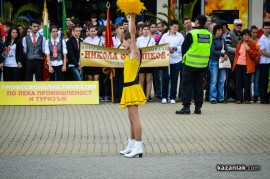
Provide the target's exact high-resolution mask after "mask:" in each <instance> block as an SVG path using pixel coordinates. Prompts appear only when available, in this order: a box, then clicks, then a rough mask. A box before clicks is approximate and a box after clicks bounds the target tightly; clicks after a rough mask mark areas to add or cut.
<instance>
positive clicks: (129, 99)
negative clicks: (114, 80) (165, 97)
mask: <svg viewBox="0 0 270 179" xmlns="http://www.w3.org/2000/svg"><path fill="white" fill-rule="evenodd" d="M145 103H146V97H145V95H144V92H143V90H142V87H141V85H140V84H136V85H132V86H128V87H124V88H123V93H122V98H121V102H120V108H123V109H124V108H126V107H127V106H132V105H143V104H145Z"/></svg>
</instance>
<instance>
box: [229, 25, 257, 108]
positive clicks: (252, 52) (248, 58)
mask: <svg viewBox="0 0 270 179" xmlns="http://www.w3.org/2000/svg"><path fill="white" fill-rule="evenodd" d="M241 36H242V37H243V40H241V41H240V42H239V44H238V45H237V47H236V52H235V57H234V62H233V67H232V71H234V70H235V79H236V83H235V86H236V102H235V103H236V104H241V103H243V102H245V103H246V104H250V100H251V97H250V83H251V74H252V73H254V72H255V61H256V59H257V57H258V56H259V55H260V51H259V50H258V48H257V46H256V44H255V43H254V42H253V41H251V40H250V31H249V30H248V29H245V30H243V31H242V32H241ZM243 88H244V95H243Z"/></svg>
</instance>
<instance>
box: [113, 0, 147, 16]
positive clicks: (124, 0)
mask: <svg viewBox="0 0 270 179" xmlns="http://www.w3.org/2000/svg"><path fill="white" fill-rule="evenodd" d="M116 4H117V6H118V7H119V9H120V10H121V11H122V12H124V13H125V14H131V13H135V14H140V12H141V11H142V10H146V8H145V7H144V4H143V3H142V2H141V1H140V0H117V2H116Z"/></svg>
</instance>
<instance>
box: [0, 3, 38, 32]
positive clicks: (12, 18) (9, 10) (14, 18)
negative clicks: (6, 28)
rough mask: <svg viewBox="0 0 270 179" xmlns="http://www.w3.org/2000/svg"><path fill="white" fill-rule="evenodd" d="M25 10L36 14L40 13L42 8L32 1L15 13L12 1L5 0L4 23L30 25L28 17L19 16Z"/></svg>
mask: <svg viewBox="0 0 270 179" xmlns="http://www.w3.org/2000/svg"><path fill="white" fill-rule="evenodd" d="M25 12H33V13H35V14H39V13H40V12H41V11H40V9H39V8H38V7H37V6H36V5H34V4H31V3H28V4H25V5H23V6H22V7H21V8H19V9H18V10H17V12H16V13H15V14H14V15H13V7H12V4H11V3H10V2H5V3H4V4H3V18H2V23H5V22H12V23H13V24H15V25H17V24H21V25H23V26H25V27H27V26H28V25H29V21H28V19H27V18H19V16H20V15H21V14H23V13H25Z"/></svg>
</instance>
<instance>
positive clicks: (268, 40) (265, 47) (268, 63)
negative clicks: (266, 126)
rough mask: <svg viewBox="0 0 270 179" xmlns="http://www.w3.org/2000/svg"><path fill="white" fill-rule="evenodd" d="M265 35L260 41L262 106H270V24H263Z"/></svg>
mask: <svg viewBox="0 0 270 179" xmlns="http://www.w3.org/2000/svg"><path fill="white" fill-rule="evenodd" d="M263 31H264V34H263V35H262V37H261V38H260V39H259V42H258V44H259V46H260V50H261V57H260V98H261V104H269V97H268V94H267V88H268V74H269V67H270V35H269V34H270V22H264V23H263Z"/></svg>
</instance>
